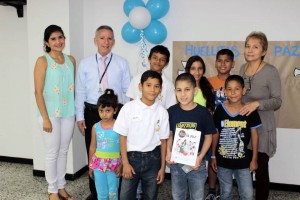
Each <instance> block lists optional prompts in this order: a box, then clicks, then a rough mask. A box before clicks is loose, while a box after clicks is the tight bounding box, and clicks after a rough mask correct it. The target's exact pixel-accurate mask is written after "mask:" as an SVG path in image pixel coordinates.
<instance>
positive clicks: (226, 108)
mask: <svg viewBox="0 0 300 200" xmlns="http://www.w3.org/2000/svg"><path fill="white" fill-rule="evenodd" d="M225 93H226V96H227V99H228V101H226V102H225V103H222V104H221V105H219V106H218V107H217V109H216V110H215V113H214V122H215V125H216V127H217V129H218V134H215V135H213V149H212V158H216V159H212V164H211V165H212V168H213V169H214V170H215V171H216V172H217V174H218V179H219V183H220V187H221V199H233V196H232V174H234V176H235V179H236V181H237V184H238V188H239V189H238V191H239V196H240V199H245V200H246V199H247V200H248V199H249V200H252V198H253V187H252V177H251V172H253V171H255V170H256V169H257V151H258V150H257V149H258V134H257V128H258V127H260V126H262V124H261V121H260V117H259V115H258V112H257V111H254V112H252V113H251V114H250V115H248V116H246V115H244V116H241V115H240V112H239V111H240V109H241V108H242V107H243V106H244V104H243V103H242V96H243V95H244V94H245V93H246V89H245V87H244V80H243V78H242V77H241V76H239V75H231V76H229V77H228V78H227V79H226V81H225ZM250 139H251V144H252V148H253V155H252V156H251V154H250V153H249V151H248V150H247V146H248V144H249V142H250Z"/></svg>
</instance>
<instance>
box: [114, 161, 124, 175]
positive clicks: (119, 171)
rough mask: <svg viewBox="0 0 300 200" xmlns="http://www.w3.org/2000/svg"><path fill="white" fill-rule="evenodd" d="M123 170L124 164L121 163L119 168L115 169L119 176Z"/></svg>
mask: <svg viewBox="0 0 300 200" xmlns="http://www.w3.org/2000/svg"><path fill="white" fill-rule="evenodd" d="M122 171H123V165H122V163H120V164H119V165H118V166H117V168H116V169H115V173H116V174H117V177H118V178H120V177H121V176H122Z"/></svg>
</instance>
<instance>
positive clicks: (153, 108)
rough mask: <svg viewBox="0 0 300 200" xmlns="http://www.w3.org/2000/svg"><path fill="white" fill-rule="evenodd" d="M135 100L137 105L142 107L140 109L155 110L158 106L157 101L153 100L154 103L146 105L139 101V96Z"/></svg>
mask: <svg viewBox="0 0 300 200" xmlns="http://www.w3.org/2000/svg"><path fill="white" fill-rule="evenodd" d="M136 101H137V102H138V105H139V106H140V107H141V108H142V109H151V110H155V109H156V108H157V106H158V102H156V101H155V102H154V104H152V105H151V106H148V105H146V104H145V103H144V102H142V101H141V99H140V98H137V99H136Z"/></svg>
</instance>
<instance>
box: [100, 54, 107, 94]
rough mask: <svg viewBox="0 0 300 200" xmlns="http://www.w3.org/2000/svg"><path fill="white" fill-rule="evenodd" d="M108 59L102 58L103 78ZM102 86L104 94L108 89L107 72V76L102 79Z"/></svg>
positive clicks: (101, 69)
mask: <svg viewBox="0 0 300 200" xmlns="http://www.w3.org/2000/svg"><path fill="white" fill-rule="evenodd" d="M106 58H107V57H106V56H103V57H101V66H100V71H101V77H102V76H103V73H104V72H105V69H106V63H105V60H106ZM101 77H100V78H101ZM101 86H102V91H103V92H104V91H105V89H107V87H108V79H107V71H106V72H105V74H104V76H103V78H102V81H101Z"/></svg>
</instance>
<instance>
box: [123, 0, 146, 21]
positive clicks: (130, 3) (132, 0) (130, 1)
mask: <svg viewBox="0 0 300 200" xmlns="http://www.w3.org/2000/svg"><path fill="white" fill-rule="evenodd" d="M137 6H143V7H145V3H144V2H143V1H142V0H126V1H125V2H124V4H123V10H124V12H125V14H126V16H127V17H128V16H129V13H130V11H131V10H132V9H133V8H135V7H137Z"/></svg>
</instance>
